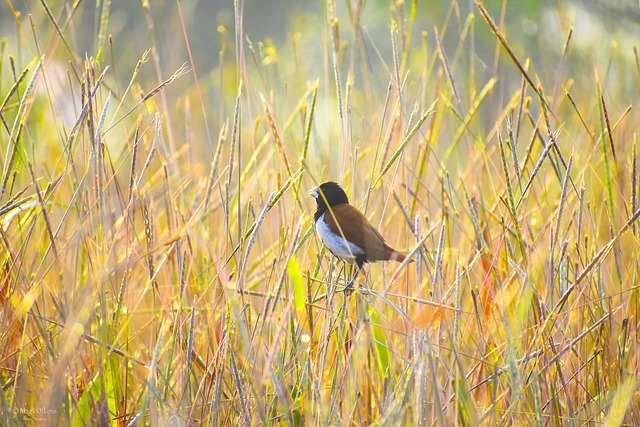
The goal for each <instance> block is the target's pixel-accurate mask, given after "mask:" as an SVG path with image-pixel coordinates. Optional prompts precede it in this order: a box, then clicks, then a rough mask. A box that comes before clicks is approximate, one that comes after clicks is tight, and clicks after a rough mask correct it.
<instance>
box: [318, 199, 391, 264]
mask: <svg viewBox="0 0 640 427" xmlns="http://www.w3.org/2000/svg"><path fill="white" fill-rule="evenodd" d="M334 217H335V218H334ZM336 220H337V224H339V225H340V227H338V225H337V224H336ZM324 222H325V223H326V224H327V226H328V227H329V228H330V229H331V231H333V232H334V233H336V234H337V235H339V236H341V235H344V237H345V238H346V239H347V240H348V241H349V242H351V243H353V244H355V245H358V246H359V247H361V248H362V249H363V250H364V257H365V258H366V260H367V261H368V262H373V261H380V260H385V259H389V253H388V249H389V247H388V246H387V245H386V244H385V243H384V238H383V237H382V235H381V234H380V233H379V232H378V230H376V229H375V228H374V227H373V225H371V223H370V222H369V220H368V219H367V217H365V216H364V215H363V214H362V213H361V212H360V211H359V210H358V209H356V208H354V207H353V206H351V205H350V204H348V203H344V204H341V205H337V206H333V207H331V208H329V211H328V212H327V213H326V214H325V216H324ZM341 231H342V234H341V233H340V232H341Z"/></svg>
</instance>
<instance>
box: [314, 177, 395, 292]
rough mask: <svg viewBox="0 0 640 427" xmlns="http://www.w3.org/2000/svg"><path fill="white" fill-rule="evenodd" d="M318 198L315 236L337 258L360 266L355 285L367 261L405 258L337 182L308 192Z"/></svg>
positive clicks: (315, 215) (322, 185)
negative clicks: (386, 241)
mask: <svg viewBox="0 0 640 427" xmlns="http://www.w3.org/2000/svg"><path fill="white" fill-rule="evenodd" d="M309 195H310V196H312V197H314V198H315V199H316V213H315V214H314V215H313V219H314V221H315V223H316V233H317V234H318V237H320V240H322V243H323V244H324V246H325V247H326V248H327V249H329V251H331V253H332V254H333V255H335V256H336V257H338V258H340V259H342V260H344V261H346V262H348V263H350V264H353V263H354V262H355V263H356V265H357V266H358V269H357V270H356V272H355V275H354V277H353V279H351V281H350V282H349V284H348V285H347V289H348V288H350V287H351V286H352V282H353V281H354V280H355V278H356V276H357V275H358V273H359V272H360V270H361V269H362V266H363V265H364V263H365V262H376V261H389V260H391V261H397V262H402V261H404V259H405V258H406V256H405V255H404V254H402V253H400V252H398V251H396V250H395V249H393V248H392V247H391V246H389V245H387V244H386V243H385V241H384V238H383V237H382V235H381V234H380V232H378V230H376V229H375V227H374V226H373V225H371V223H370V222H369V220H368V219H367V217H366V216H364V215H363V214H362V213H361V212H360V211H359V210H358V209H356V208H355V207H353V206H352V205H350V204H349V199H348V198H347V194H346V193H345V192H344V190H343V189H342V188H341V187H340V186H339V185H338V184H336V183H335V182H325V183H323V184H321V185H320V186H318V187H314V188H312V189H311V190H310V191H309Z"/></svg>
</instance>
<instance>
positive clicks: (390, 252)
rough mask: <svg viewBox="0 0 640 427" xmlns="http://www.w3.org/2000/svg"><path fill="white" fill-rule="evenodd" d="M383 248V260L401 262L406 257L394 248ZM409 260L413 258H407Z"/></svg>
mask: <svg viewBox="0 0 640 427" xmlns="http://www.w3.org/2000/svg"><path fill="white" fill-rule="evenodd" d="M384 249H385V250H384V255H385V260H389V261H396V262H402V261H404V260H405V259H406V258H407V256H406V255H405V254H403V253H402V252H398V251H396V250H395V249H393V248H390V247H389V246H387V247H386V248H384ZM409 262H413V260H412V259H411V260H409Z"/></svg>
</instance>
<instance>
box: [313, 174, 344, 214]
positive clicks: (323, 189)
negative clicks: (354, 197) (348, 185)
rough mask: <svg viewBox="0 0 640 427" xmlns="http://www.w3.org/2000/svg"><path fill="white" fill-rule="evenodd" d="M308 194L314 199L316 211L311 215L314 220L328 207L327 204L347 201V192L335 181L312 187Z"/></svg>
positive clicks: (334, 204)
mask: <svg viewBox="0 0 640 427" xmlns="http://www.w3.org/2000/svg"><path fill="white" fill-rule="evenodd" d="M309 194H310V195H311V196H312V197H314V198H315V199H316V213H315V215H314V216H313V219H314V220H315V221H317V220H318V218H320V217H321V216H322V214H323V213H325V212H326V211H327V210H328V209H329V208H328V206H337V205H341V204H343V203H349V199H348V198H347V194H346V193H345V192H344V190H343V189H342V188H341V187H340V186H339V185H338V184H336V183H335V182H331V181H329V182H325V183H323V184H321V185H320V186H319V187H313V188H312V189H311V191H309Z"/></svg>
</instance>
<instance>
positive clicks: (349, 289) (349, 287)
mask: <svg viewBox="0 0 640 427" xmlns="http://www.w3.org/2000/svg"><path fill="white" fill-rule="evenodd" d="M360 270H362V264H357V265H356V272H355V273H354V274H353V277H352V278H351V280H349V282H348V283H347V286H345V288H344V294H345V295H346V296H349V295H351V294H352V293H353V283H354V282H355V281H356V278H357V277H358V274H359V273H360Z"/></svg>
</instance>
